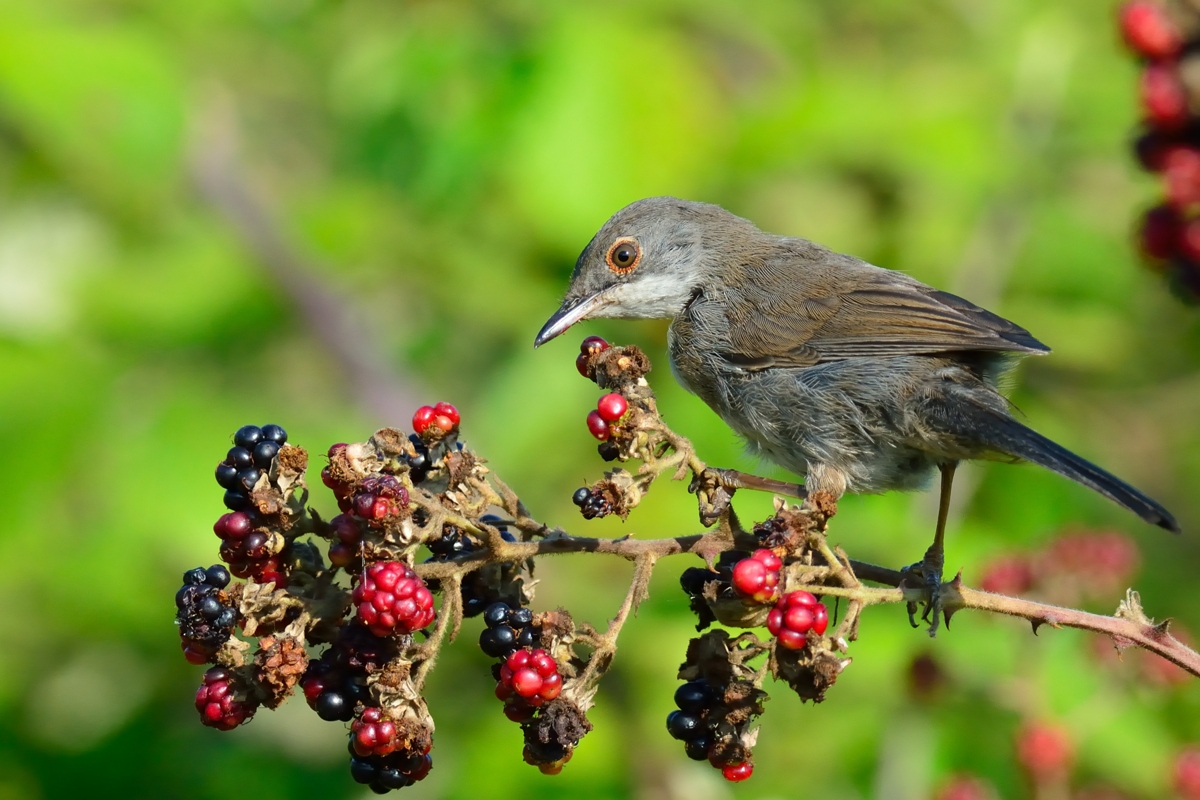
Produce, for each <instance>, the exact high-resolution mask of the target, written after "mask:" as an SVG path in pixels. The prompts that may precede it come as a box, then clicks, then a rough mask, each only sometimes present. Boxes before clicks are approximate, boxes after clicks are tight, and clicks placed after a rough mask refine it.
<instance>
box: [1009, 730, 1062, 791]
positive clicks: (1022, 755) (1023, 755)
mask: <svg viewBox="0 0 1200 800" xmlns="http://www.w3.org/2000/svg"><path fill="white" fill-rule="evenodd" d="M1073 755H1074V752H1073V748H1072V746H1071V739H1070V737H1069V736H1068V735H1067V733H1066V731H1064V730H1063V729H1062V728H1059V727H1056V726H1054V725H1050V724H1048V723H1045V722H1030V723H1026V724H1025V725H1024V726H1022V727H1021V729H1020V731H1018V733H1017V761H1018V763H1020V765H1021V767H1022V768H1023V769H1024V770H1025V771H1026V772H1027V773H1028V774H1029V776H1030V777H1031V778H1033V780H1034V782H1035V783H1044V782H1046V781H1048V780H1051V779H1054V778H1059V777H1061V776H1063V775H1065V774H1066V773H1067V772H1068V771H1069V770H1070V768H1071V761H1072V758H1073Z"/></svg>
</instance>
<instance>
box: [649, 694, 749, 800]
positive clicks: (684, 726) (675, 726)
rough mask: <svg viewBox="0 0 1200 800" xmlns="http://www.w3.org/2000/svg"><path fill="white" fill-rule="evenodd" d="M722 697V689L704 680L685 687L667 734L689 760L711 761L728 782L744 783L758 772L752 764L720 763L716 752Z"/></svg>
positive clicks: (668, 721)
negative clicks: (715, 744)
mask: <svg viewBox="0 0 1200 800" xmlns="http://www.w3.org/2000/svg"><path fill="white" fill-rule="evenodd" d="M721 694H722V692H721V691H720V687H716V686H713V685H712V684H710V683H709V682H708V681H706V680H704V679H703V678H697V679H696V680H692V681H688V682H687V683H685V684H682V685H681V686H680V687H679V688H678V689H676V690H675V705H676V706H678V709H677V710H676V711H672V712H671V713H670V714H668V715H667V733H669V734H671V737H672V738H673V739H678V740H679V741H681V742H683V748H684V752H685V753H687V757H688V758H690V759H692V760H693V761H708V762H709V763H711V764H712V765H713V766H714V767H716V768H717V769H719V770H721V774H722V775H723V776H724V777H725V779H726V780H728V781H734V782H737V781H744V780H746V779H747V778H749V777H750V776H751V775H752V774H753V773H754V764H753V763H752V762H750V761H741V762H739V763H737V764H726V763H719V762H720V759H719V757H718V756H717V754H716V753H715V752H714V751H713V743H714V741H715V736H714V734H713V729H714V728H715V727H716V725H717V723H718V722H719V718H720V716H721V715H720V713H719V710H718V709H717V708H716V704H717V700H719V699H720V697H721Z"/></svg>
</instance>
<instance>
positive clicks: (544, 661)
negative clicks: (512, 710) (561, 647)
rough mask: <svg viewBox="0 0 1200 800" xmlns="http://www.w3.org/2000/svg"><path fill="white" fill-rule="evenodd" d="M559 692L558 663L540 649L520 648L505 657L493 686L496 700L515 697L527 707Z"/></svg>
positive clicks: (550, 697)
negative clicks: (497, 698) (498, 676)
mask: <svg viewBox="0 0 1200 800" xmlns="http://www.w3.org/2000/svg"><path fill="white" fill-rule="evenodd" d="M561 691H562V675H560V674H559V672H558V664H557V663H556V662H555V661H554V658H553V657H552V656H551V655H550V654H549V653H547V652H546V651H545V650H542V649H536V650H533V649H521V650H516V651H514V652H512V653H511V654H509V656H508V658H506V659H505V660H504V665H503V666H502V667H501V668H500V678H499V681H498V683H497V685H496V696H497V697H499V698H500V699H502V700H507V699H508V698H509V697H511V696H512V695H516V696H517V697H519V698H520V699H521V701H523V702H525V703H526V704H528V705H531V706H539V705H541V704H542V703H544V702H547V701H549V700H553V699H554V698H556V697H558V695H559V693H560V692H561Z"/></svg>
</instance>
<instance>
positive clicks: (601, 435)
mask: <svg viewBox="0 0 1200 800" xmlns="http://www.w3.org/2000/svg"><path fill="white" fill-rule="evenodd" d="M587 427H588V432H589V433H591V434H592V436H595V437H596V438H597V439H599V440H600V441H602V442H603V441H606V440H607V439H608V437H609V435H610V431H609V430H608V423H607V422H605V421H604V417H602V416H600V412H599V411H592V412H589V413H588V415H587Z"/></svg>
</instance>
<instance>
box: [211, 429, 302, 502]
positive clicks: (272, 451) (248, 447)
mask: <svg viewBox="0 0 1200 800" xmlns="http://www.w3.org/2000/svg"><path fill="white" fill-rule="evenodd" d="M286 443H287V431H285V430H284V429H283V428H281V427H279V426H278V425H264V426H262V427H261V428H260V427H258V426H257V425H243V426H242V427H240V428H238V430H237V433H235V434H234V435H233V447H231V448H229V452H228V453H226V454H225V460H224V461H222V462H221V463H220V464H217V470H216V479H217V484H218V485H219V486H220V487H221V488H222V489H225V490H226V491H225V507H226V508H228V509H229V510H230V511H245V510H246V509H248V508H250V492H251V491H253V490H254V484H256V483H258V479H259V477H260V476H261V475H262V473H264V472H266V471H268V470H270V468H271V462H272V461H273V460H274V459H275V456H276V455H278V454H279V448H280V447H282V446H283V445H285V444H286Z"/></svg>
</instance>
